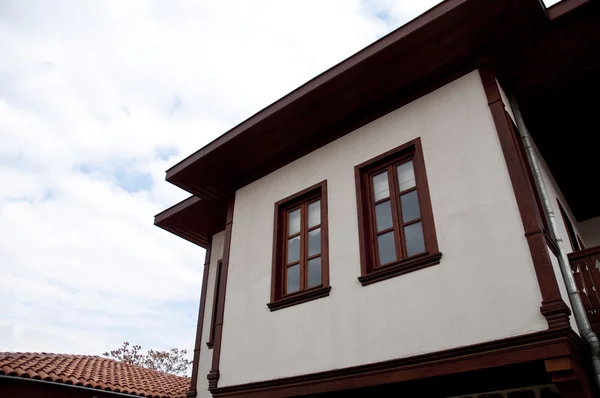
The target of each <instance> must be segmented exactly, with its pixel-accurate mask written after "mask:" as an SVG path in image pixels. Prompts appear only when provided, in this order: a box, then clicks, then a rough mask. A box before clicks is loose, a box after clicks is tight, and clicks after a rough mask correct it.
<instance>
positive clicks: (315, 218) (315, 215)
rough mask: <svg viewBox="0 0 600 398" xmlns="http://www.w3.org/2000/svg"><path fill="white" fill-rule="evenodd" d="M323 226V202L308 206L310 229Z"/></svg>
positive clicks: (318, 201)
mask: <svg viewBox="0 0 600 398" xmlns="http://www.w3.org/2000/svg"><path fill="white" fill-rule="evenodd" d="M319 224H321V201H320V200H317V201H316V202H313V203H311V204H309V205H308V228H311V227H314V226H315V225H319Z"/></svg>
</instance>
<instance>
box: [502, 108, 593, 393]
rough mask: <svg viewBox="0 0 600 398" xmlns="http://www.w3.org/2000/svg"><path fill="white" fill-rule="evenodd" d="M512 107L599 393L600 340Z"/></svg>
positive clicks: (519, 118)
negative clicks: (585, 343) (594, 329)
mask: <svg viewBox="0 0 600 398" xmlns="http://www.w3.org/2000/svg"><path fill="white" fill-rule="evenodd" d="M510 104H511V107H512V110H513V113H514V115H515V119H516V120H517V126H518V128H519V133H520V134H521V139H522V140H523V144H524V146H525V152H526V153H527V159H528V160H529V165H530V166H531V169H532V171H533V175H534V180H535V185H536V187H537V190H538V192H539V194H540V199H541V200H542V203H543V207H544V213H546V216H547V217H548V220H549V223H550V224H549V228H550V234H551V235H552V237H554V239H556V243H558V252H559V256H558V264H559V265H560V271H561V273H562V276H563V281H564V282H565V287H566V288H567V292H568V293H569V301H570V302H571V308H572V310H573V316H574V317H575V322H576V323H577V327H578V328H579V333H581V337H583V339H584V340H585V341H586V342H587V343H588V345H589V346H590V349H591V353H592V366H593V368H594V379H595V380H596V384H597V385H598V388H599V389H600V340H598V336H597V335H596V333H594V331H593V330H592V326H591V325H590V321H589V319H588V317H587V312H586V310H585V307H584V306H583V301H582V300H581V296H580V295H579V290H578V289H577V285H576V283H575V277H574V276H573V272H572V271H571V264H570V263H569V257H567V253H566V252H565V250H564V249H563V239H562V238H561V236H560V235H559V233H558V228H557V224H556V216H555V215H554V210H553V209H552V205H551V202H550V198H549V196H548V191H547V190H546V184H544V180H543V178H542V173H541V170H540V165H539V163H538V161H537V157H536V155H535V152H534V151H533V147H532V144H531V136H530V135H529V131H528V130H527V127H526V126H525V122H524V120H523V116H522V115H521V111H520V109H519V106H518V105H517V102H516V101H515V99H514V97H513V98H511V101H510Z"/></svg>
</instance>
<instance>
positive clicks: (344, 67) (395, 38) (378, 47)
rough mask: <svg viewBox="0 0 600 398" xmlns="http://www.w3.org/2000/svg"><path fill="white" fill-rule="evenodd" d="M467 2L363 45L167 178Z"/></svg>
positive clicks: (452, 2)
mask: <svg viewBox="0 0 600 398" xmlns="http://www.w3.org/2000/svg"><path fill="white" fill-rule="evenodd" d="M466 2H467V0H447V1H444V2H442V3H440V4H438V5H437V6H435V7H433V8H431V9H430V10H429V11H427V12H426V13H424V14H422V15H420V16H419V17H417V18H415V19H413V20H412V21H410V22H409V23H407V24H406V25H403V26H401V27H400V28H398V29H397V30H395V31H394V32H392V33H390V34H388V35H386V36H384V37H383V38H381V39H380V40H378V41H376V42H374V43H373V44H371V45H369V46H367V47H365V48H363V49H362V50H360V51H359V52H357V53H356V54H354V55H353V56H351V57H349V58H347V59H345V60H343V61H342V62H340V63H339V64H337V65H335V66H334V67H332V68H330V69H328V70H326V71H325V72H323V73H321V74H320V75H318V76H316V77H315V78H313V79H312V80H310V81H308V82H307V83H305V84H303V85H302V86H300V87H298V88H297V89H295V90H294V91H292V92H291V93H289V94H287V95H286V96H284V97H283V98H281V99H279V100H278V101H276V102H274V103H273V104H271V105H269V106H267V107H266V108H264V109H263V110H261V111H259V112H257V113H256V114H254V115H253V116H251V117H250V118H248V119H247V120H245V121H243V122H242V123H240V124H238V125H237V126H235V127H233V128H232V129H231V130H229V131H227V132H226V133H225V134H223V135H221V136H220V137H218V138H217V139H215V140H214V141H212V142H210V143H209V144H208V145H206V146H204V147H202V148H201V149H200V150H198V151H196V152H195V153H193V154H192V155H190V156H188V157H187V158H185V159H183V160H182V161H180V162H179V163H177V164H176V165H174V166H172V167H171V168H169V169H168V170H167V178H166V179H167V181H171V179H173V177H174V176H175V175H176V174H177V173H179V172H181V171H183V170H184V169H185V168H187V167H188V166H190V165H191V164H193V163H194V162H196V161H197V160H198V159H200V158H202V157H203V156H206V155H207V154H208V153H210V152H213V151H216V150H217V149H218V148H220V147H221V146H223V145H225V144H226V143H227V142H228V141H231V140H233V139H234V138H236V137H237V136H239V135H241V134H242V133H243V132H244V131H246V130H248V129H250V128H251V127H252V126H254V125H255V124H257V123H259V122H261V121H263V120H264V119H266V118H268V117H270V116H271V115H273V114H274V113H276V112H278V111H280V110H281V109H283V108H285V107H288V106H290V105H291V104H293V103H294V102H295V101H297V100H298V99H299V98H302V97H304V96H305V95H309V94H310V92H311V91H313V90H315V89H317V88H319V87H320V86H322V85H324V84H325V83H327V82H328V81H330V80H332V79H334V78H335V77H337V76H340V75H342V74H343V73H344V72H346V71H348V70H350V69H351V68H353V67H356V66H357V65H359V64H360V63H361V62H363V61H365V60H366V59H368V58H370V57H373V56H375V55H376V54H377V53H380V52H382V51H384V50H385V49H386V48H387V47H388V46H390V45H391V44H394V43H395V42H399V41H401V40H402V39H404V38H406V37H408V36H410V35H412V34H414V33H415V32H416V31H418V30H419V29H421V28H423V27H425V26H426V25H428V24H430V23H431V22H432V21H434V20H435V19H437V18H440V17H442V16H444V15H445V14H447V13H449V12H452V11H453V10H455V9H457V8H459V7H460V6H461V5H463V4H464V3H466Z"/></svg>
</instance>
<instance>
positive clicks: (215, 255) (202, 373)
mask: <svg viewBox="0 0 600 398" xmlns="http://www.w3.org/2000/svg"><path fill="white" fill-rule="evenodd" d="M224 239H225V231H222V232H219V233H218V234H215V235H213V238H212V247H211V251H210V265H209V267H210V268H209V270H208V279H207V281H206V283H208V285H207V287H206V303H205V310H204V323H203V324H202V341H201V345H200V361H199V362H198V384H197V387H196V390H197V391H198V395H197V397H198V398H211V397H212V394H211V393H210V392H208V380H207V378H206V375H208V372H210V368H211V365H212V357H213V350H212V349H209V348H208V347H207V346H206V342H207V341H208V339H209V337H210V324H211V317H212V308H213V301H214V295H215V277H216V275H217V262H218V261H219V260H221V259H222V258H223V242H224Z"/></svg>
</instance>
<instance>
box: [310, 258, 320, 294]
mask: <svg viewBox="0 0 600 398" xmlns="http://www.w3.org/2000/svg"><path fill="white" fill-rule="evenodd" d="M320 284H321V257H317V258H313V259H312V260H310V261H309V262H308V288H311V287H315V286H318V285H320Z"/></svg>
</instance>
